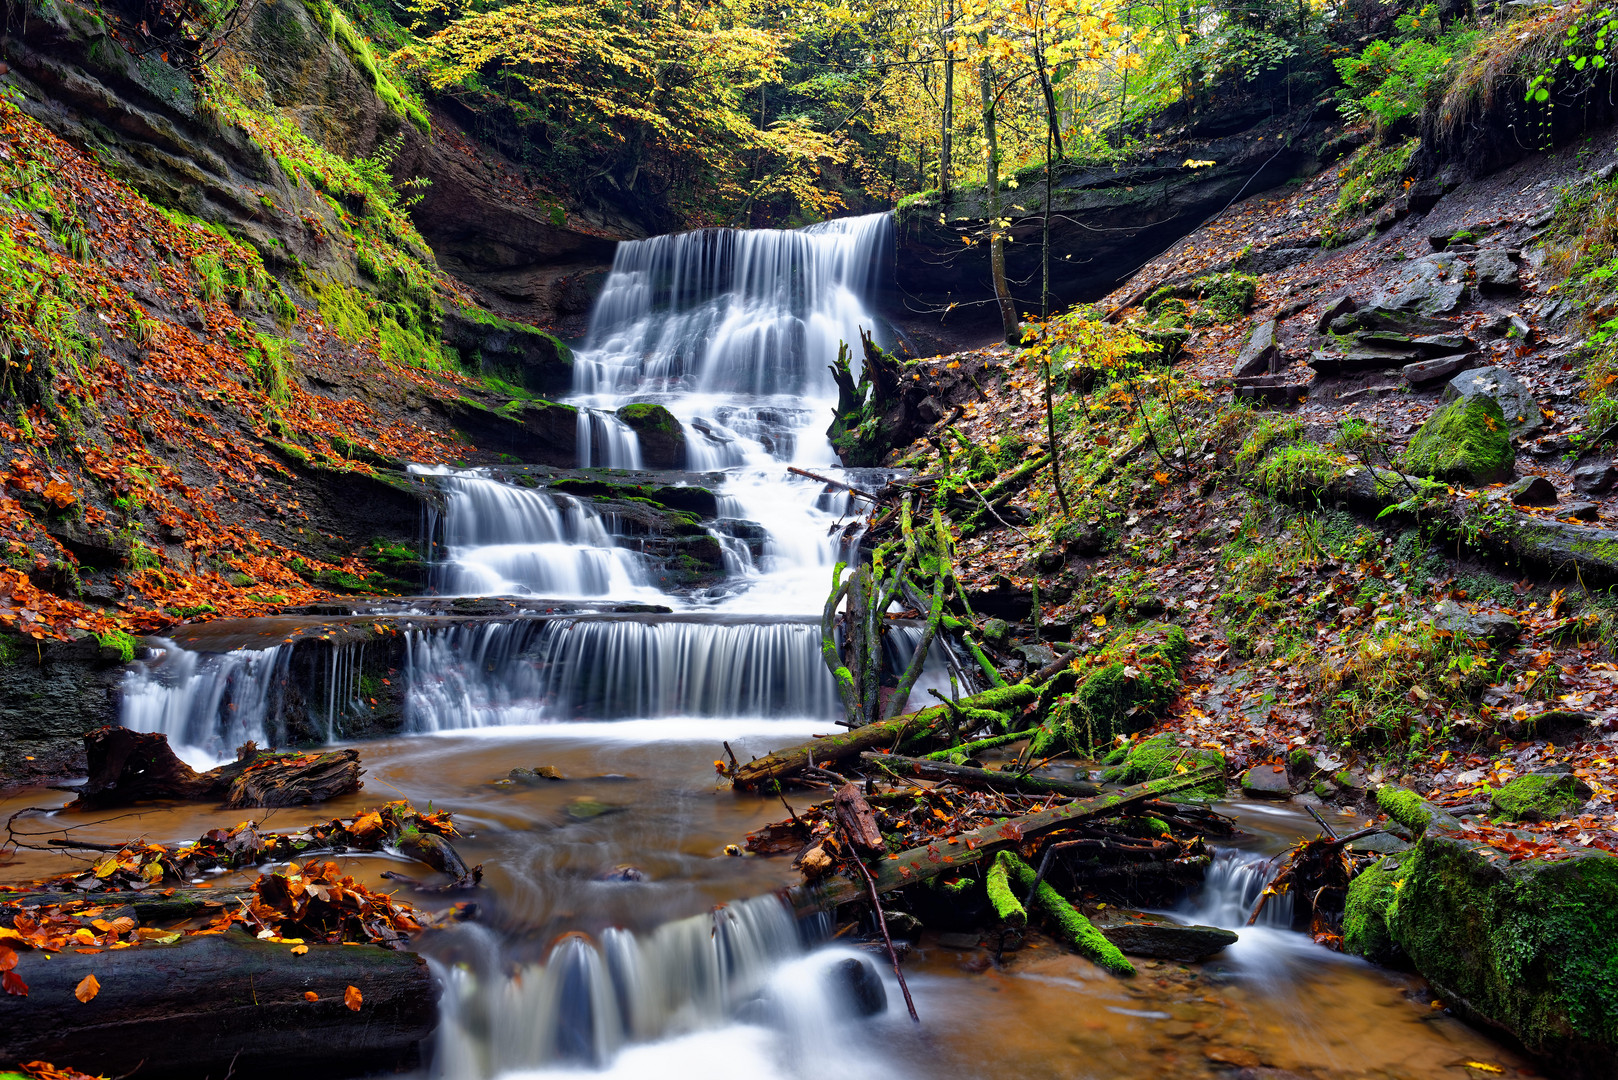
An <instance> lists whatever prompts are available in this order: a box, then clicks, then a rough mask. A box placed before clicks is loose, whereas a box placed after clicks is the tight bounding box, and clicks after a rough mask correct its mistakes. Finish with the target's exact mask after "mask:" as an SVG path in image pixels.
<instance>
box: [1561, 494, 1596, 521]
mask: <svg viewBox="0 0 1618 1080" xmlns="http://www.w3.org/2000/svg"><path fill="white" fill-rule="evenodd" d="M1562 516H1563V517H1570V518H1576V519H1577V520H1579V521H1600V520H1601V506H1600V504H1599V503H1593V502H1587V501H1585V500H1583V499H1579V500H1576V501H1574V502H1570V503H1568V504H1567V505H1566V506H1565V507H1563V508H1562Z"/></svg>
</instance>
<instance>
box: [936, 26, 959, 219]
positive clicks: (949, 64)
mask: <svg viewBox="0 0 1618 1080" xmlns="http://www.w3.org/2000/svg"><path fill="white" fill-rule="evenodd" d="M945 14H946V18H945V23H944V25H945V28H946V29H948V28H949V27H950V26H952V25H953V24H954V22H955V3H954V0H950V3H949V5H948V6H947V7H946V8H945ZM949 44H950V43H949V38H948V37H947V36H946V37H945V38H944V109H943V117H942V119H941V120H940V122H939V127H940V131H939V140H938V194H939V196H940V197H941V201H942V202H948V201H949V191H950V187H951V186H952V180H953V176H952V175H951V173H952V171H953V170H954V167H955V166H954V162H953V161H951V156H952V154H953V152H954V149H955V54H954V53H952V52H950V51H949Z"/></svg>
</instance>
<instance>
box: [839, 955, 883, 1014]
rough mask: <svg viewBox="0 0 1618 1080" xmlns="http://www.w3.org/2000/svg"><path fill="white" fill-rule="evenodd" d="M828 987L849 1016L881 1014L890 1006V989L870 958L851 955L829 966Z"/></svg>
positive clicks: (842, 1009)
mask: <svg viewBox="0 0 1618 1080" xmlns="http://www.w3.org/2000/svg"><path fill="white" fill-rule="evenodd" d="M825 979H826V989H827V990H828V991H830V995H831V998H832V1000H833V1001H834V1002H836V1004H837V1007H838V1009H839V1011H841V1012H843V1014H844V1015H846V1016H862V1017H863V1016H880V1015H882V1014H883V1013H884V1012H886V1011H887V1009H888V991H887V988H886V987H885V986H883V985H882V976H880V975H878V974H877V973H876V966H875V965H874V964H872V963H871V962H870V961H869V960H865V959H862V958H859V957H853V956H850V957H848V958H847V959H845V960H839V961H838V962H837V963H835V964H833V965H832V966H831V967H829V968H827V969H826V975H825Z"/></svg>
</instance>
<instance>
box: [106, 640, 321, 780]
mask: <svg viewBox="0 0 1618 1080" xmlns="http://www.w3.org/2000/svg"><path fill="white" fill-rule="evenodd" d="M155 644H156V645H157V646H158V647H159V655H158V656H157V657H156V658H154V659H152V660H149V661H146V662H144V663H141V664H139V665H137V666H136V667H134V668H133V669H131V670H130V671H129V672H128V673H127V674H126V675H125V676H124V681H123V686H122V693H123V704H122V714H121V717H120V722H121V723H122V724H123V726H124V727H127V728H134V729H135V730H136V731H159V732H162V733H163V734H164V735H166V736H168V741H169V746H171V747H173V749H174V752H175V754H177V755H178V756H179V757H180V759H181V760H182V761H184V762H185V763H186V764H188V765H190V766H192V767H193V768H200V769H211V768H213V767H214V766H215V765H217V764H219V763H220V762H221V761H227V760H230V759H231V758H234V757H235V751H236V748H237V747H238V746H240V745H242V744H243V743H245V742H247V741H248V740H252V741H254V742H257V743H258V744H259V745H260V746H266V745H270V744H271V743H272V742H273V741H274V740H273V738H272V737H271V734H272V733H271V732H270V731H269V730H268V724H269V722H271V721H273V720H274V719H275V717H276V715H277V710H278V708H279V702H280V690H281V687H282V686H284V685H285V683H286V676H287V665H288V663H289V662H290V661H291V658H292V650H291V649H290V648H288V647H286V646H281V645H277V646H274V647H272V648H268V649H238V650H236V651H234V652H228V653H195V652H191V651H190V650H189V649H184V648H181V647H180V646H179V645H176V644H175V643H174V642H172V641H166V640H162V639H158V640H157V641H156V642H155Z"/></svg>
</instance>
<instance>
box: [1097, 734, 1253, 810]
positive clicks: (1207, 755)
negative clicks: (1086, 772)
mask: <svg viewBox="0 0 1618 1080" xmlns="http://www.w3.org/2000/svg"><path fill="white" fill-rule="evenodd" d="M1182 765H1183V766H1185V768H1186V769H1187V770H1193V769H1200V768H1203V767H1205V766H1216V767H1217V768H1219V769H1220V770H1221V772H1223V770H1224V768H1225V755H1224V754H1221V753H1220V752H1219V751H1217V750H1209V749H1204V748H1202V747H1197V746H1191V745H1185V746H1181V745H1180V744H1179V742H1177V741H1176V740H1175V738H1174V736H1172V735H1158V736H1155V737H1153V738H1150V739H1144V740H1142V741H1141V742H1138V743H1135V744H1134V745H1133V746H1131V747H1130V748H1129V751H1128V753H1127V754H1126V755H1125V756H1124V760H1123V761H1122V762H1121V763H1120V764H1117V765H1115V766H1113V767H1112V768H1110V769H1108V770H1107V771H1106V772H1105V773H1103V774H1102V779H1103V780H1105V781H1107V782H1108V783H1112V784H1140V783H1144V782H1146V781H1147V780H1157V779H1160V778H1162V777H1165V776H1174V775H1176V774H1177V773H1178V772H1179V771H1180V766H1182ZM1224 794H1225V780H1224V777H1223V776H1222V775H1221V776H1216V777H1214V778H1213V779H1211V780H1208V781H1206V782H1205V783H1203V784H1201V785H1199V786H1198V787H1195V788H1192V789H1191V790H1190V791H1189V792H1185V793H1183V795H1185V796H1193V797H1194V796H1202V797H1203V798H1213V799H1217V798H1221V797H1223V796H1224Z"/></svg>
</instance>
